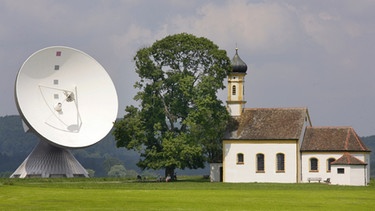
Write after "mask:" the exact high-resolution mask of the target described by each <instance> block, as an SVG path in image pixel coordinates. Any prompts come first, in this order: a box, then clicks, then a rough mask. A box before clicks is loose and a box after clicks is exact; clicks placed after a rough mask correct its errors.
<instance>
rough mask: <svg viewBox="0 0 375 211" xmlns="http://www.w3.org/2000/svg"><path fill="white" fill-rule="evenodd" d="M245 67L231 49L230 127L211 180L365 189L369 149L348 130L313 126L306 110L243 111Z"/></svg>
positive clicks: (212, 171)
mask: <svg viewBox="0 0 375 211" xmlns="http://www.w3.org/2000/svg"><path fill="white" fill-rule="evenodd" d="M246 72H247V65H246V64H245V63H244V62H243V61H242V60H241V58H240V57H239V55H238V50H237V49H236V54H235V56H234V57H233V59H232V71H230V73H229V74H228V100H227V109H228V112H229V113H230V114H231V116H232V118H233V120H234V121H233V125H231V126H230V129H229V130H228V131H227V133H226V134H225V136H224V139H223V163H222V165H221V164H220V163H215V164H212V165H211V172H210V173H211V181H213V182H215V181H223V182H275V183H301V182H326V183H329V184H338V185H367V184H368V183H369V181H370V150H369V149H368V148H367V147H366V146H365V145H364V143H363V142H362V141H361V139H360V138H359V136H358V135H357V134H356V132H355V131H354V129H353V128H351V127H313V126H312V123H311V120H310V116H309V112H308V109H307V108H305V107H297V108H245V103H246V101H245V100H244V81H245V76H246Z"/></svg>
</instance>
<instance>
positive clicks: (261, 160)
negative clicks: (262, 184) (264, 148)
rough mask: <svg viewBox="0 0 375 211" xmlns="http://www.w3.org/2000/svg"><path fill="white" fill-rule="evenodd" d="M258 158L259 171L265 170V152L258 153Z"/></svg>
mask: <svg viewBox="0 0 375 211" xmlns="http://www.w3.org/2000/svg"><path fill="white" fill-rule="evenodd" d="M256 160H257V172H264V154H261V153H259V154H257V155H256Z"/></svg>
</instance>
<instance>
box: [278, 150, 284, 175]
mask: <svg viewBox="0 0 375 211" xmlns="http://www.w3.org/2000/svg"><path fill="white" fill-rule="evenodd" d="M276 160H277V172H284V171H285V155H284V154H283V153H277V154H276Z"/></svg>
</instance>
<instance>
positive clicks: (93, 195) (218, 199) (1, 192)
mask: <svg viewBox="0 0 375 211" xmlns="http://www.w3.org/2000/svg"><path fill="white" fill-rule="evenodd" d="M179 179H180V178H179ZM374 184H375V183H374V181H372V183H371V185H370V186H368V187H349V186H335V185H326V184H317V183H311V184H264V183H241V184H228V183H210V182H208V180H203V179H200V178H192V177H186V178H182V179H181V180H179V181H177V182H172V183H165V182H161V183H157V182H136V181H131V180H122V179H108V178H91V179H75V178H74V179H4V178H3V179H0V210H216V211H219V210H374V209H375V186H374Z"/></svg>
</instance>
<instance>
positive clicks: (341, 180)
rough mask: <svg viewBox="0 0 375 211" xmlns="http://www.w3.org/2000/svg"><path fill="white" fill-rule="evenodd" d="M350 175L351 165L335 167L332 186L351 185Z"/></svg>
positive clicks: (333, 168)
mask: <svg viewBox="0 0 375 211" xmlns="http://www.w3.org/2000/svg"><path fill="white" fill-rule="evenodd" d="M338 169H339V170H338ZM340 172H341V173H340ZM350 173H351V172H350V166H349V165H333V166H332V175H331V184H333V185H350V178H351V176H350Z"/></svg>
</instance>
